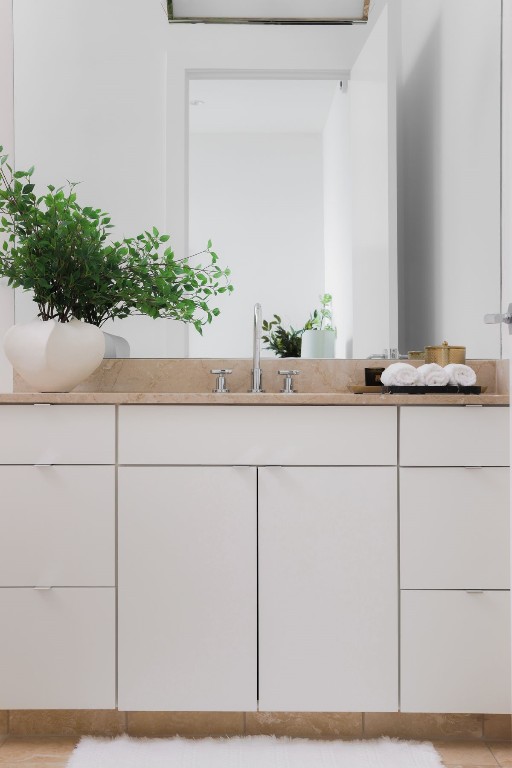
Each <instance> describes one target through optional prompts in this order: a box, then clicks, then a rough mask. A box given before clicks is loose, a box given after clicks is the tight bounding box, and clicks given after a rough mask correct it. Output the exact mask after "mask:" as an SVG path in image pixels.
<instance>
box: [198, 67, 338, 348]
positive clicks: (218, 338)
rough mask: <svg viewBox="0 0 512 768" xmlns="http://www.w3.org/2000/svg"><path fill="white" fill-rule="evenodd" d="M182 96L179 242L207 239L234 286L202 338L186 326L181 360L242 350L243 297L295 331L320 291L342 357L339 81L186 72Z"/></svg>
mask: <svg viewBox="0 0 512 768" xmlns="http://www.w3.org/2000/svg"><path fill="white" fill-rule="evenodd" d="M189 101H190V107H189V250H190V253H194V252H196V251H199V250H201V248H202V247H203V244H204V243H205V242H206V241H207V240H208V239H209V238H211V239H212V240H213V243H214V247H215V249H216V250H217V251H218V253H219V255H220V256H221V257H222V261H223V263H225V264H227V265H229V267H230V268H231V271H232V281H233V284H234V286H235V292H234V293H233V294H232V295H230V296H228V297H220V298H221V301H220V302H218V306H219V307H220V309H221V314H220V316H219V317H218V318H217V319H216V320H215V322H214V323H213V324H212V325H211V326H210V327H208V328H207V329H205V332H204V335H203V336H202V337H201V336H199V335H198V334H195V333H194V332H193V331H191V332H190V335H189V353H190V356H191V357H248V356H250V355H251V353H252V352H251V335H250V329H251V316H252V309H253V306H254V304H256V303H257V302H259V303H261V304H262V307H263V317H264V318H265V319H267V320H270V319H271V318H272V316H273V314H274V313H275V314H277V315H279V316H280V317H281V318H282V321H283V325H284V326H285V327H289V326H293V327H294V328H295V329H300V328H302V327H303V326H304V324H305V322H306V321H307V319H308V318H309V316H310V313H311V312H312V311H313V309H314V308H315V307H317V306H318V304H319V297H320V296H321V295H322V294H324V293H326V292H329V293H332V294H333V296H334V316H335V318H334V324H335V325H336V324H337V325H338V328H339V330H340V332H339V337H338V349H337V356H339V357H347V356H350V349H349V345H350V340H349V339H347V338H346V334H345V333H344V327H346V326H345V324H344V323H343V319H342V318H341V312H340V309H341V304H342V298H341V294H340V290H338V284H339V268H340V261H342V260H343V258H344V254H348V253H349V250H350V243H349V235H350V227H349V222H348V218H349V202H350V201H349V187H350V178H349V163H348V123H347V109H348V107H347V101H348V99H347V94H346V93H345V92H344V91H343V89H342V88H341V87H340V81H339V80H268V79H267V80H191V81H190V91H189ZM340 165H341V167H340ZM345 309H346V306H345ZM263 354H264V355H266V356H273V352H268V351H267V352H265V351H263Z"/></svg>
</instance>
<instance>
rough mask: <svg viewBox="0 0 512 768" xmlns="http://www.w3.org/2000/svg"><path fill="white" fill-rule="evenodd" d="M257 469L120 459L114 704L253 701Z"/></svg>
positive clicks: (249, 705) (182, 706) (216, 706)
mask: <svg viewBox="0 0 512 768" xmlns="http://www.w3.org/2000/svg"><path fill="white" fill-rule="evenodd" d="M256 621H257V601H256V470H255V469H254V468H250V467H121V468H120V469H119V625H118V627H119V628H118V638H119V656H118V663H119V669H118V672H119V678H118V680H119V682H118V686H119V687H118V692H119V704H118V705H119V709H124V710H180V711H195V710H207V711H213V710H217V711H222V710H224V711H225V710H229V711H235V710H241V711H248V710H255V709H256V698H257V650H256V644H257V626H256Z"/></svg>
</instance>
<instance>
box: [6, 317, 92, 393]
mask: <svg viewBox="0 0 512 768" xmlns="http://www.w3.org/2000/svg"><path fill="white" fill-rule="evenodd" d="M4 348H5V354H6V355H7V358H8V359H9V362H10V363H11V365H12V367H13V368H14V370H15V371H16V372H17V373H19V375H20V376H22V377H23V379H25V381H26V382H27V384H30V386H31V387H34V389H35V390H36V391H37V392H69V391H70V390H71V389H73V388H74V387H76V385H77V384H80V382H81V381H83V380H84V379H86V378H87V376H89V375H90V374H91V373H92V372H93V371H94V370H95V369H96V368H97V367H98V365H99V364H100V363H101V361H102V359H103V355H104V353H105V339H104V336H103V333H102V331H100V329H99V328H97V327H96V326H95V325H90V324H89V323H82V322H80V320H71V321H70V322H69V323H59V322H57V321H56V320H33V321H32V322H30V323H25V324H23V325H13V326H12V328H10V329H9V330H8V331H7V333H6V334H5V338H4Z"/></svg>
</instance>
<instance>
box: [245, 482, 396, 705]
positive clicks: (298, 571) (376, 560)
mask: <svg viewBox="0 0 512 768" xmlns="http://www.w3.org/2000/svg"><path fill="white" fill-rule="evenodd" d="M258 475H259V481H258V500H259V513H258V519H259V534H258V535H259V541H258V552H259V673H260V674H259V708H260V711H306V712H308V711H310V712H311V711H317V712H326V711H348V712H365V711H366V712H386V711H396V710H397V709H398V574H397V536H396V532H397V498H396V496H397V491H396V488H397V477H396V468H395V467H265V468H260V469H258Z"/></svg>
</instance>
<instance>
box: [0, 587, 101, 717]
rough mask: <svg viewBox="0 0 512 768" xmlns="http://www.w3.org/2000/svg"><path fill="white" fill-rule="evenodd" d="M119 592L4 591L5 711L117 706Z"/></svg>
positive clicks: (0, 656) (0, 659) (0, 592)
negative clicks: (116, 631)
mask: <svg viewBox="0 0 512 768" xmlns="http://www.w3.org/2000/svg"><path fill="white" fill-rule="evenodd" d="M115 613H116V598H115V590H114V589H109V588H107V589H49V590H44V591H39V590H36V589H9V588H3V589H0V621H1V626H2V631H1V633H0V709H112V708H113V707H115V706H116V640H115V626H116V617H115Z"/></svg>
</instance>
